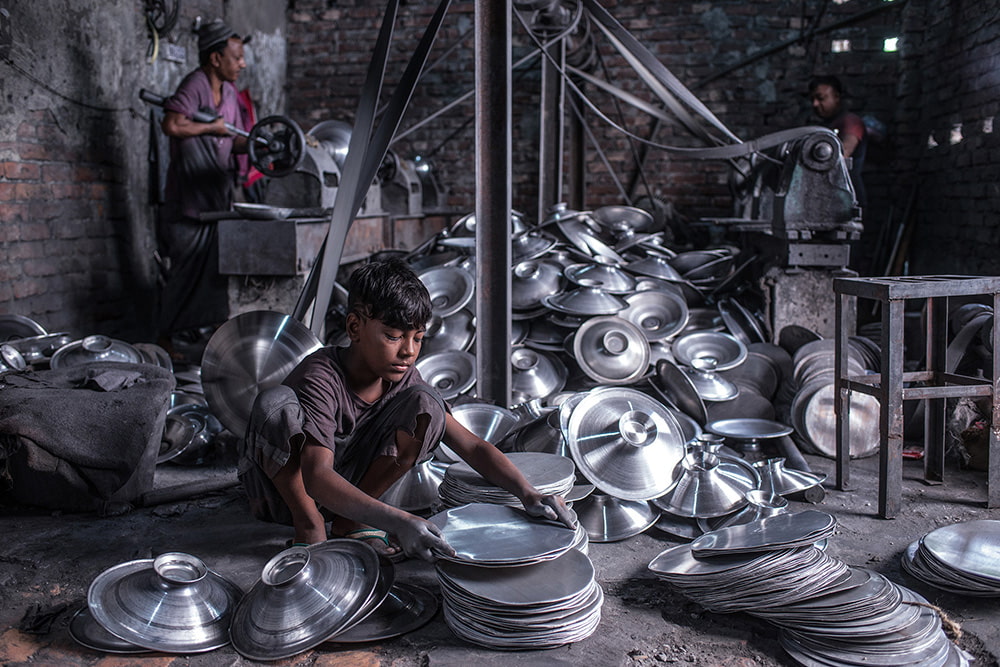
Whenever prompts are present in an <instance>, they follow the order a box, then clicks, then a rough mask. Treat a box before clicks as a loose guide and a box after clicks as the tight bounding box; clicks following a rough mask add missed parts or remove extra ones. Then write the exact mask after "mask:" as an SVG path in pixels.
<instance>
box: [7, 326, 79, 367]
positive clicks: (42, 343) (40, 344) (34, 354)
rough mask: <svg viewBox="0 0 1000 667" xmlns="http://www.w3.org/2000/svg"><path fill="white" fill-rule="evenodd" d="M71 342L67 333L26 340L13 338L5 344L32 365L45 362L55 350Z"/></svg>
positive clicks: (44, 335)
mask: <svg viewBox="0 0 1000 667" xmlns="http://www.w3.org/2000/svg"><path fill="white" fill-rule="evenodd" d="M72 342H73V337H72V336H70V335H69V334H68V333H47V334H41V335H39V336H29V337H27V338H14V339H11V340H9V341H7V344H8V345H10V346H11V347H13V348H14V349H15V350H17V351H18V352H20V353H21V356H22V357H24V360H25V361H26V362H28V363H29V364H34V363H37V362H40V361H44V360H46V359H47V357H51V356H52V354H54V353H55V351H56V350H58V349H59V348H61V347H63V346H64V345H69V344H70V343H72Z"/></svg>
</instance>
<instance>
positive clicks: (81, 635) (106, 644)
mask: <svg viewBox="0 0 1000 667" xmlns="http://www.w3.org/2000/svg"><path fill="white" fill-rule="evenodd" d="M69 636H70V637H72V638H73V640H74V641H75V642H76V643H77V644H80V645H81V646H85V647H87V648H89V649H92V650H94V651H101V652H102V653H152V649H148V648H143V647H141V646H136V645H135V644H132V643H130V642H127V641H125V640H124V639H122V638H121V637H116V636H114V635H113V634H111V633H110V632H108V631H107V630H105V629H104V628H103V627H101V624H100V623H98V622H97V621H96V620H95V619H94V617H93V615H92V614H91V613H90V609H89V608H88V607H82V608H80V609H79V610H77V612H76V613H75V614H73V618H72V619H70V622H69Z"/></svg>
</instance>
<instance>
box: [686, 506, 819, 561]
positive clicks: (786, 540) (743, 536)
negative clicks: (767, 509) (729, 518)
mask: <svg viewBox="0 0 1000 667" xmlns="http://www.w3.org/2000/svg"><path fill="white" fill-rule="evenodd" d="M836 527H837V520H836V519H834V518H833V516H832V515H830V514H827V513H826V512H818V511H816V510H805V511H803V512H784V513H781V514H776V515H774V516H769V517H764V518H763V519H760V520H759V521H755V522H753V523H744V524H738V525H733V526H727V527H725V528H719V529H717V530H713V531H710V532H707V533H705V534H704V535H702V536H701V537H698V538H696V539H695V540H694V541H693V542H691V552H692V554H694V556H695V557H697V558H700V557H707V556H724V555H729V554H738V553H746V554H750V553H760V552H763V551H776V550H779V549H793V548H797V547H804V546H808V545H811V544H813V543H814V542H816V541H818V540H822V539H824V538H827V537H829V536H830V535H832V534H833V531H834V530H835V529H836Z"/></svg>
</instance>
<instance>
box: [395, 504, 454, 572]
mask: <svg viewBox="0 0 1000 667" xmlns="http://www.w3.org/2000/svg"><path fill="white" fill-rule="evenodd" d="M396 538H397V539H398V540H399V545H400V546H401V547H403V552H404V553H406V555H407V556H416V557H418V558H420V559H422V560H425V561H427V562H428V563H433V562H434V561H436V560H437V559H438V556H437V554H447V555H449V556H454V555H455V550H454V549H452V548H451V545H450V544H448V542H447V541H446V540H445V539H444V537H443V536H442V535H441V529H440V528H438V527H437V526H435V525H434V524H433V523H431V522H430V521H425V520H424V519H421V518H420V517H417V516H412V515H411V517H410V519H408V520H407V521H405V522H404V523H403V525H402V526H401V527H400V529H399V531H398V532H397V533H396Z"/></svg>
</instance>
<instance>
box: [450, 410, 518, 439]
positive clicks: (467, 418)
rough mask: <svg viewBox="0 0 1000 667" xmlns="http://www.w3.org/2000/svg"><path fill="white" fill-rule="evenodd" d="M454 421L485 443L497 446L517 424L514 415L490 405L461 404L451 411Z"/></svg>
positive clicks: (516, 418)
mask: <svg viewBox="0 0 1000 667" xmlns="http://www.w3.org/2000/svg"><path fill="white" fill-rule="evenodd" d="M451 416H452V417H454V418H455V420H456V421H457V422H458V423H459V424H461V425H462V426H464V427H465V428H467V429H469V430H470V431H472V432H473V433H475V434H476V435H477V436H478V437H480V438H482V439H483V440H485V441H486V442H489V443H492V444H494V445H495V444H497V443H498V442H500V441H501V440H502V439H503V438H504V436H506V435H507V434H508V433H510V432H511V431H512V430H513V429H514V428H515V427H516V426H517V425H518V423H519V421H520V420H519V419H518V417H517V415H516V414H514V413H513V412H511V411H510V410H508V409H507V408H502V407H500V406H499V405H493V404H492V403H474V402H473V403H462V404H461V405H456V406H454V407H452V409H451Z"/></svg>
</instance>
